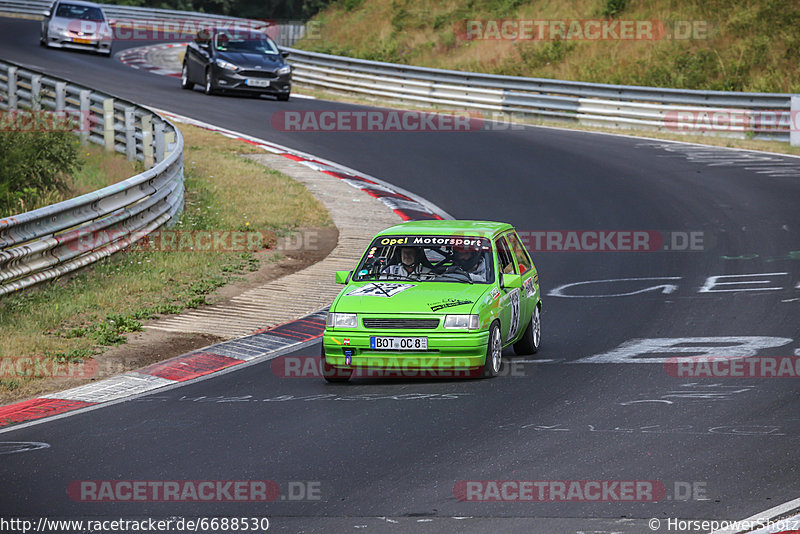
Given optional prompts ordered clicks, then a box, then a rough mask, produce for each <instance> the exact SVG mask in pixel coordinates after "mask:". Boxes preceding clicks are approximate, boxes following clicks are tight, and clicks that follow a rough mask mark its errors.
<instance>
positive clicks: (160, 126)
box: [153, 121, 166, 162]
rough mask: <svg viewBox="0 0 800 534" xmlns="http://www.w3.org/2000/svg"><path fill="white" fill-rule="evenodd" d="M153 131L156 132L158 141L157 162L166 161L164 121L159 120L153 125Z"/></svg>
mask: <svg viewBox="0 0 800 534" xmlns="http://www.w3.org/2000/svg"><path fill="white" fill-rule="evenodd" d="M153 131H154V134H155V142H156V155H155V160H156V162H160V161H164V153H165V148H166V147H165V143H164V123H163V122H161V121H157V122H156V123H155V124H154V125H153Z"/></svg>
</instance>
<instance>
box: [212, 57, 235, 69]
mask: <svg viewBox="0 0 800 534" xmlns="http://www.w3.org/2000/svg"><path fill="white" fill-rule="evenodd" d="M214 62H215V63H216V64H217V65H218V66H219V67H222V68H223V69H226V70H232V71H237V70H239V66H238V65H234V64H233V63H231V62H229V61H225V60H224V59H215V60H214Z"/></svg>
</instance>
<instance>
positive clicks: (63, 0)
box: [58, 0, 103, 9]
mask: <svg viewBox="0 0 800 534" xmlns="http://www.w3.org/2000/svg"><path fill="white" fill-rule="evenodd" d="M61 4H72V5H74V6H86V7H99V8H100V9H103V6H101V5H100V4H96V3H94V2H85V1H84V0H60V1H59V2H58V5H61Z"/></svg>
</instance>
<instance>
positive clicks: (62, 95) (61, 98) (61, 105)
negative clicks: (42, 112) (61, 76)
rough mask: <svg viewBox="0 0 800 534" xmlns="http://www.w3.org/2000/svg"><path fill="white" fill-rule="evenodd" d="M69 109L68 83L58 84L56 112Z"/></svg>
mask: <svg viewBox="0 0 800 534" xmlns="http://www.w3.org/2000/svg"><path fill="white" fill-rule="evenodd" d="M66 107H67V82H56V111H64V109H65V108H66Z"/></svg>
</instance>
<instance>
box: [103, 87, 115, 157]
mask: <svg viewBox="0 0 800 534" xmlns="http://www.w3.org/2000/svg"><path fill="white" fill-rule="evenodd" d="M114 142H115V141H114V99H113V98H106V99H105V100H103V144H104V145H105V147H106V152H113V151H114Z"/></svg>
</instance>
